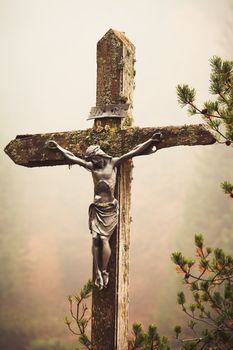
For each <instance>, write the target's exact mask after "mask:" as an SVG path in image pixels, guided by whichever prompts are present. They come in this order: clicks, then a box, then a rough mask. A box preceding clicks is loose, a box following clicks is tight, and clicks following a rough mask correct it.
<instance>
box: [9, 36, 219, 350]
mask: <svg viewBox="0 0 233 350" xmlns="http://www.w3.org/2000/svg"><path fill="white" fill-rule="evenodd" d="M134 63H135V47H134V45H133V44H132V43H131V42H130V41H129V40H128V38H127V37H126V36H125V34H124V33H122V32H118V31H115V30H112V29H110V30H109V31H108V32H107V33H106V34H105V35H104V36H103V37H102V38H101V39H100V41H99V42H98V44H97V92H96V106H95V107H93V108H92V109H91V112H90V115H89V118H88V119H93V120H94V125H93V128H90V129H86V130H79V131H68V132H55V133H49V134H35V135H19V136H17V137H16V139H15V140H13V141H11V142H10V143H9V144H8V145H7V146H6V148H5V152H6V153H7V154H8V155H9V157H10V158H11V159H12V160H13V161H14V162H15V163H16V164H19V165H22V166H26V167H40V166H54V165H67V164H68V165H71V164H74V163H76V164H79V165H81V166H84V167H85V168H86V169H87V170H89V171H91V172H92V176H93V180H94V188H95V189H94V196H95V197H94V202H93V204H92V205H91V206H90V208H89V226H90V229H91V233H92V235H93V240H94V239H96V241H95V242H94V243H95V244H96V245H95V244H93V258H94V259H93V260H94V263H93V280H94V281H95V286H94V288H93V294H92V343H93V344H94V346H95V348H96V350H117V349H118V350H126V349H127V348H128V344H127V337H128V304H129V244H130V221H131V218H130V192H131V179H132V161H131V158H132V157H134V156H137V155H143V154H150V153H153V152H154V151H158V150H160V149H163V148H167V147H175V146H182V145H183V146H185V145H187V146H195V145H210V144H213V143H215V141H216V140H215V138H214V136H213V135H212V134H211V133H210V132H209V131H208V130H207V129H206V128H205V126H204V125H201V124H198V125H183V126H165V127H145V128H139V127H133V117H132V109H133V90H134V76H135V70H134ZM103 169H104V170H103ZM109 172H110V173H111V176H110V177H109ZM112 174H113V175H112ZM107 178H108V180H106V179H107ZM106 241H107V243H106ZM109 243H110V246H109ZM110 247H111V248H110ZM110 249H111V250H110ZM110 251H111V254H110Z"/></svg>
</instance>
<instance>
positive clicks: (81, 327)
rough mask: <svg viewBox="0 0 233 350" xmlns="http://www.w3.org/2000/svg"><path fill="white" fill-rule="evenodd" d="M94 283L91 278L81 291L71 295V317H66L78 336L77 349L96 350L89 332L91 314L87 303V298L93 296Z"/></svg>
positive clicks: (72, 331) (71, 328) (66, 322)
mask: <svg viewBox="0 0 233 350" xmlns="http://www.w3.org/2000/svg"><path fill="white" fill-rule="evenodd" d="M92 288H93V284H92V281H91V280H88V281H87V283H86V284H85V285H84V286H83V287H82V288H81V290H80V293H79V294H76V295H73V296H71V295H70V296H69V297H68V301H69V310H70V316H71V319H69V318H68V317H65V321H64V322H65V324H66V325H67V327H68V329H69V330H70V332H71V333H72V334H74V335H76V336H77V337H78V341H79V344H78V347H77V348H76V350H81V349H88V350H94V347H93V345H92V343H91V340H90V337H89V335H88V334H87V333H88V325H89V321H90V319H91V316H90V315H89V316H88V313H90V312H89V310H88V307H87V305H86V301H87V299H88V298H89V297H90V296H91V292H92Z"/></svg>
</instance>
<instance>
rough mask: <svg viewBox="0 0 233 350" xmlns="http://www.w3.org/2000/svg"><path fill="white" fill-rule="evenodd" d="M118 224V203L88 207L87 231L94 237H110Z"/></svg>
mask: <svg viewBox="0 0 233 350" xmlns="http://www.w3.org/2000/svg"><path fill="white" fill-rule="evenodd" d="M117 223H118V201H117V200H116V199H114V201H113V202H109V203H103V204H96V203H92V204H91V205H90V207H89V229H90V231H91V233H92V235H93V237H95V236H96V235H100V236H104V237H109V238H110V237H111V235H112V233H113V231H114V229H115V227H116V225H117Z"/></svg>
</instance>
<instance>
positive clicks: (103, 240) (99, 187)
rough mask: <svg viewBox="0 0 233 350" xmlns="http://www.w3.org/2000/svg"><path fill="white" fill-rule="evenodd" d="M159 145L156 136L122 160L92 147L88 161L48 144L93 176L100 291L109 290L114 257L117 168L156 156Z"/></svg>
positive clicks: (95, 253) (91, 223) (93, 221)
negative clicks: (149, 156)
mask: <svg viewBox="0 0 233 350" xmlns="http://www.w3.org/2000/svg"><path fill="white" fill-rule="evenodd" d="M159 141H161V133H155V134H153V136H152V137H151V138H150V139H149V140H147V141H146V142H144V143H142V144H140V145H138V146H136V147H135V148H134V149H133V150H132V151H130V152H128V153H126V154H124V155H122V156H121V157H111V156H109V155H108V154H106V153H105V152H104V151H102V150H101V148H100V146H98V145H96V146H89V147H88V148H87V150H86V154H85V160H83V159H81V158H78V157H76V156H75V155H74V154H73V153H71V152H70V151H67V150H66V149H64V148H62V147H61V146H59V145H58V144H57V143H56V142H55V141H52V140H50V141H47V142H46V146H47V147H48V148H49V149H54V150H59V151H60V152H61V153H62V154H63V155H64V157H65V158H67V159H69V160H70V161H72V163H74V164H78V165H80V166H83V167H84V168H85V169H87V170H89V171H91V173H92V177H93V182H94V202H93V203H92V204H91V205H90V207H89V229H90V231H91V234H92V238H93V244H92V254H93V259H94V266H95V273H96V280H95V284H96V286H97V287H98V288H99V289H100V290H101V289H103V287H107V285H108V282H109V273H108V272H107V268H108V262H109V258H110V255H111V248H110V245H109V239H110V237H111V235H112V233H113V231H114V229H115V227H116V225H117V223H118V201H117V199H116V198H115V197H114V192H115V186H116V175H117V167H118V166H120V165H121V164H122V163H123V162H125V161H126V160H129V159H131V158H133V157H136V156H140V155H143V154H151V153H154V152H156V150H157V148H156V143H158V142H159ZM100 253H101V255H100Z"/></svg>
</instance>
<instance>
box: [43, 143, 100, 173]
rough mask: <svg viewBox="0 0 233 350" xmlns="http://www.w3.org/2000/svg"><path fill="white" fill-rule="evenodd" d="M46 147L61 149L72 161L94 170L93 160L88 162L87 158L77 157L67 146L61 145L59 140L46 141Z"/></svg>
mask: <svg viewBox="0 0 233 350" xmlns="http://www.w3.org/2000/svg"><path fill="white" fill-rule="evenodd" d="M46 147H48V148H49V149H53V150H59V151H60V152H61V153H62V154H63V155H64V157H65V158H66V159H69V160H71V161H72V163H74V164H78V165H80V166H83V167H84V168H86V169H88V170H92V167H93V165H92V163H91V162H86V161H85V160H83V159H81V158H78V157H76V156H75V155H74V154H73V153H72V152H70V151H67V150H66V149H65V148H63V147H61V146H60V145H59V144H58V143H57V142H55V141H53V140H49V141H47V142H46Z"/></svg>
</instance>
